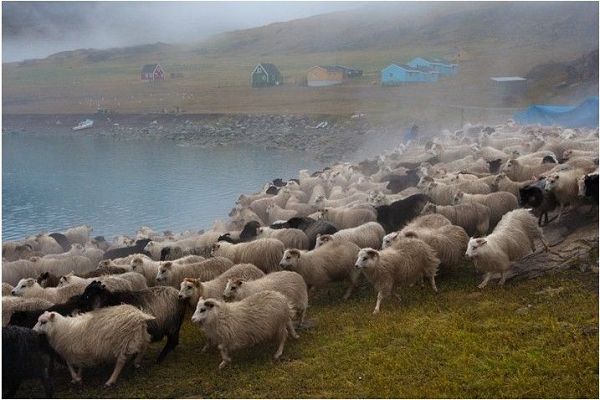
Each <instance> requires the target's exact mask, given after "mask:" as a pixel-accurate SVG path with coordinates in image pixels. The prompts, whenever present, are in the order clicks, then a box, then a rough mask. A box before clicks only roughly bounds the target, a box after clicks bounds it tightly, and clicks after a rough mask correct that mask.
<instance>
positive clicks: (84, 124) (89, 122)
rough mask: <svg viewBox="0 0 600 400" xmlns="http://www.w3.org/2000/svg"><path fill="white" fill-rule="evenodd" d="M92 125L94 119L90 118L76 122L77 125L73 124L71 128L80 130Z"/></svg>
mask: <svg viewBox="0 0 600 400" xmlns="http://www.w3.org/2000/svg"><path fill="white" fill-rule="evenodd" d="M92 126H94V121H93V120H91V119H86V120H85V121H81V122H80V123H79V124H77V126H74V127H73V130H74V131H80V130H82V129H87V128H91V127H92Z"/></svg>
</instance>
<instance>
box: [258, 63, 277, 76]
mask: <svg viewBox="0 0 600 400" xmlns="http://www.w3.org/2000/svg"><path fill="white" fill-rule="evenodd" d="M259 65H260V66H262V67H263V69H264V70H265V71H266V72H267V75H281V73H280V72H279V69H277V67H276V66H275V64H271V63H260V64H259ZM257 66H258V65H257Z"/></svg>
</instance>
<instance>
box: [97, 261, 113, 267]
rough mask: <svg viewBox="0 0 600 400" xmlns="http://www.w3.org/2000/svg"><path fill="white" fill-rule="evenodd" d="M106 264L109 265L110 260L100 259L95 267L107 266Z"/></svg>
mask: <svg viewBox="0 0 600 400" xmlns="http://www.w3.org/2000/svg"><path fill="white" fill-rule="evenodd" d="M108 266H110V260H102V261H100V262H98V266H97V267H96V269H98V268H104V267H108Z"/></svg>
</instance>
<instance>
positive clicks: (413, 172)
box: [381, 169, 419, 194]
mask: <svg viewBox="0 0 600 400" xmlns="http://www.w3.org/2000/svg"><path fill="white" fill-rule="evenodd" d="M417 173H418V170H417V169H409V170H408V171H406V175H387V176H384V177H383V178H382V179H381V182H386V181H387V182H388V184H387V186H386V188H387V189H389V190H390V191H391V192H392V194H396V193H398V192H401V191H403V190H404V189H406V188H409V187H411V186H416V185H417V183H419V176H418V175H417Z"/></svg>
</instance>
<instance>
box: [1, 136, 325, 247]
mask: <svg viewBox="0 0 600 400" xmlns="http://www.w3.org/2000/svg"><path fill="white" fill-rule="evenodd" d="M2 140H3V143H2V237H3V240H13V239H20V238H22V237H25V236H27V235H30V234H35V233H38V232H40V231H48V232H52V231H60V230H63V229H65V228H67V227H69V226H74V225H80V224H88V225H91V226H92V227H93V228H94V232H93V235H94V236H96V235H104V236H105V237H106V238H107V240H110V239H111V238H112V237H113V236H114V235H118V234H133V233H134V232H135V231H136V230H137V229H138V228H139V227H140V226H143V225H145V226H150V227H151V228H153V229H155V230H157V231H163V230H166V229H169V230H172V231H175V232H179V231H183V230H187V229H193V230H199V229H209V228H210V227H211V226H212V224H213V222H214V220H216V219H222V220H226V219H227V218H228V217H227V214H228V213H229V211H230V210H231V208H232V207H233V206H234V202H235V200H237V198H238V197H239V195H240V194H241V193H252V192H255V191H258V190H259V189H261V188H262V186H263V184H264V183H265V182H267V181H270V180H272V179H273V178H277V177H281V178H283V179H288V178H292V177H297V175H298V171H299V170H300V169H309V170H311V171H313V170H315V169H318V168H321V167H322V165H321V164H320V163H319V162H317V161H315V160H313V159H312V158H311V157H310V154H307V153H300V154H299V153H292V152H285V151H277V150H266V149H261V148H249V147H243V148H239V147H223V148H217V149H203V148H199V147H183V146H178V145H176V144H175V143H174V142H171V141H162V142H161V141H115V140H114V139H111V138H105V137H94V136H81V137H64V136H50V135H48V136H42V135H23V134H19V135H3V137H2Z"/></svg>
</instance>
